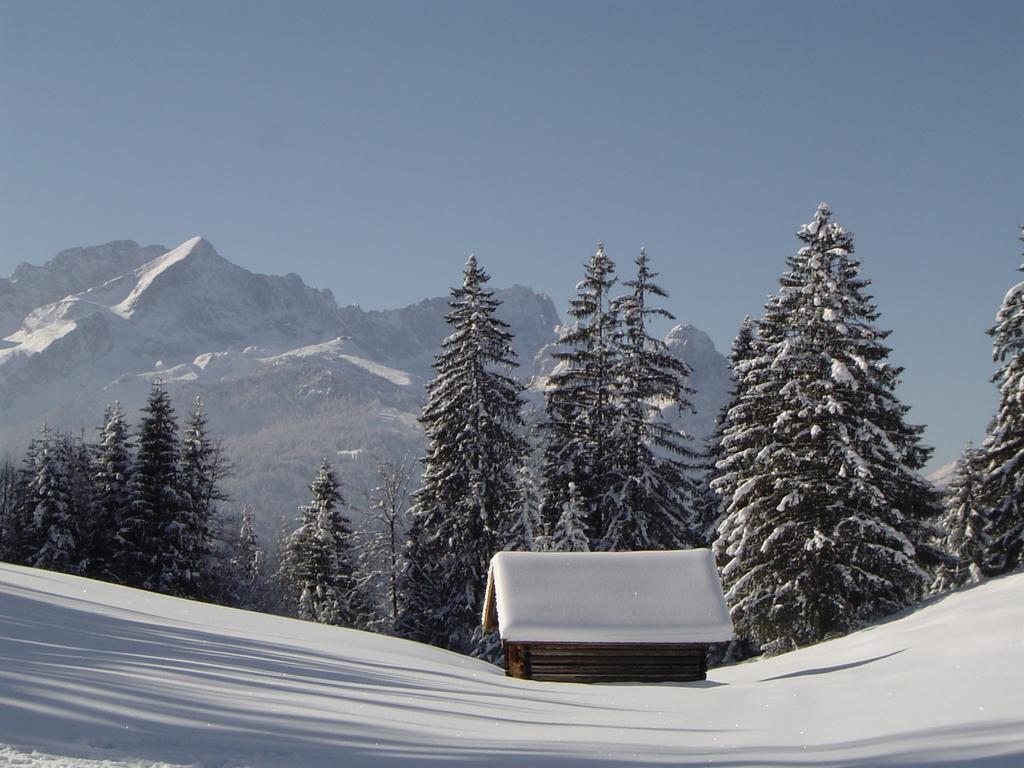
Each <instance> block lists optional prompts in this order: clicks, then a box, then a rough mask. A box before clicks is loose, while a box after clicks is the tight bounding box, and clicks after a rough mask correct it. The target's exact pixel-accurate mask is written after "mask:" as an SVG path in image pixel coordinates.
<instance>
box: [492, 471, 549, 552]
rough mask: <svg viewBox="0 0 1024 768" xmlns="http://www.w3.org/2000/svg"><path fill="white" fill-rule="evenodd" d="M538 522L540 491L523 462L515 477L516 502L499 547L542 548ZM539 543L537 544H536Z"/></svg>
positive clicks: (512, 549)
mask: <svg viewBox="0 0 1024 768" xmlns="http://www.w3.org/2000/svg"><path fill="white" fill-rule="evenodd" d="M540 539H542V531H541V523H540V492H539V491H538V489H537V482H536V480H535V479H534V476H533V470H532V469H531V468H530V467H529V466H528V465H527V464H525V463H524V464H523V466H522V467H520V468H519V472H518V475H517V478H516V504H515V509H514V511H513V514H512V515H511V517H510V518H509V524H508V527H507V529H506V530H505V532H504V533H503V534H502V537H501V548H502V549H503V550H508V551H513V552H514V551H523V552H532V551H533V550H535V549H544V548H545V545H544V542H543V541H539V542H538V540H540ZM538 544H539V545H538Z"/></svg>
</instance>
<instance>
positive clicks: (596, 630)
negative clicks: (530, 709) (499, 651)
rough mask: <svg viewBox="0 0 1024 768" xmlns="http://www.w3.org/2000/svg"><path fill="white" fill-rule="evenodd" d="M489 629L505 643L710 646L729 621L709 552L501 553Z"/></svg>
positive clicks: (492, 582) (722, 637) (488, 605)
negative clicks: (497, 633)
mask: <svg viewBox="0 0 1024 768" xmlns="http://www.w3.org/2000/svg"><path fill="white" fill-rule="evenodd" d="M483 621H484V629H485V630H488V629H494V628H495V626H494V625H495V623H496V624H497V629H498V630H499V632H500V633H501V638H502V639H503V640H510V641H518V642H529V641H533V642H583V643H631V642H632V643H710V642H725V641H728V640H731V639H732V621H731V620H730V618H729V612H728V610H727V608H726V606H725V598H724V597H723V596H722V585H721V582H720V581H719V579H718V571H717V570H716V568H715V562H714V558H713V557H712V554H711V552H710V551H709V550H706V549H693V550H686V551H667V552H499V553H498V554H497V555H495V556H494V559H492V560H491V569H490V573H489V574H488V578H487V599H486V602H485V605H484V619H483Z"/></svg>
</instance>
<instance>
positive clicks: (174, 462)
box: [115, 379, 183, 591]
mask: <svg viewBox="0 0 1024 768" xmlns="http://www.w3.org/2000/svg"><path fill="white" fill-rule="evenodd" d="M135 442H136V446H137V447H136V452H135V460H134V461H133V463H132V468H131V482H130V493H131V507H130V510H129V511H128V513H127V514H126V515H125V516H124V518H123V519H122V520H121V527H120V529H119V530H118V534H117V553H116V554H115V563H116V567H117V573H118V575H119V577H120V580H121V582H122V583H124V584H127V585H128V586H132V587H139V588H141V589H151V590H155V591H165V590H167V589H168V588H170V589H172V590H174V589H177V587H178V585H179V584H180V583H181V574H180V573H179V568H180V564H181V563H182V562H183V553H182V552H181V550H180V543H179V536H178V535H177V528H178V525H179V523H178V521H179V519H180V517H181V497H180V495H179V492H178V487H179V485H178V457H179V441H178V424H177V422H176V420H175V417H174V408H173V407H172V406H171V398H170V395H169V394H168V393H167V390H166V389H165V388H164V385H163V382H162V381H161V380H160V379H155V380H154V381H153V383H152V386H151V387H150V391H149V397H148V398H147V400H146V404H145V406H144V407H143V409H142V415H141V419H140V421H139V428H138V433H137V435H136V441H135Z"/></svg>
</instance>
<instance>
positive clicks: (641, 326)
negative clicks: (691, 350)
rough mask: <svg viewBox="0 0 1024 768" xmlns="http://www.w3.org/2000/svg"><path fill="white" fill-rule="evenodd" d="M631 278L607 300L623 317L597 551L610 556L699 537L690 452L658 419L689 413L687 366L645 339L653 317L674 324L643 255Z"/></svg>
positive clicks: (689, 543) (686, 544) (685, 544)
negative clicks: (659, 303) (606, 499)
mask: <svg viewBox="0 0 1024 768" xmlns="http://www.w3.org/2000/svg"><path fill="white" fill-rule="evenodd" d="M636 270H637V272H636V278H635V279H633V280H627V281H626V282H624V283H623V285H625V286H626V287H627V288H629V289H631V290H630V292H629V293H628V294H627V295H625V296H623V297H621V298H619V299H617V300H615V301H614V302H613V309H614V311H615V312H616V313H617V315H618V316H619V317H620V318H621V324H622V334H621V336H620V352H619V354H618V362H617V365H616V367H615V369H614V385H613V391H614V393H615V396H616V400H617V410H618V423H617V424H616V425H615V427H614V429H613V430H612V433H611V434H612V436H613V439H612V440H611V443H612V445H613V447H614V449H615V451H616V453H615V454H613V455H612V456H611V466H612V467H613V470H614V471H613V473H612V479H613V483H614V484H613V486H612V488H611V499H612V504H610V505H609V507H608V509H607V512H606V516H605V520H604V530H603V531H602V535H601V539H600V541H599V542H598V548H599V549H602V550H608V551H623V550H644V549H681V548H692V547H694V546H697V545H699V544H700V543H701V541H702V539H703V532H702V531H701V530H700V527H701V526H700V522H699V520H698V519H697V510H696V503H697V500H698V495H699V491H698V488H697V483H695V482H694V480H693V473H694V472H695V471H697V466H696V459H697V456H696V453H695V452H694V451H693V449H692V448H691V447H690V445H689V440H688V438H686V437H685V436H684V435H682V434H681V433H679V432H678V431H676V430H675V429H674V428H673V427H672V425H671V424H669V423H668V422H667V421H666V420H665V419H664V416H663V412H662V409H663V408H669V407H672V408H675V409H677V410H680V411H681V410H692V406H691V405H690V402H689V400H687V396H688V395H689V394H692V390H691V389H690V388H689V387H688V386H687V385H686V378H687V377H688V376H689V375H690V369H689V368H688V367H687V365H686V364H685V363H684V362H683V361H681V360H679V359H678V358H676V357H674V356H672V355H671V354H670V353H669V352H668V349H667V348H666V346H665V343H664V342H662V341H661V340H660V339H657V338H655V337H653V336H651V335H650V334H649V333H648V330H647V327H648V324H649V322H650V320H651V319H653V318H659V317H660V318H664V319H668V320H674V319H675V317H674V316H673V315H672V313H670V312H669V311H668V310H666V309H663V308H661V307H656V306H652V304H651V299H652V297H660V298H665V297H667V295H668V294H666V293H665V291H664V290H663V289H662V288H660V287H659V286H658V285H657V284H656V283H655V282H654V278H656V277H657V273H655V272H652V271H651V269H650V264H649V259H648V256H647V251H646V250H641V251H640V255H639V256H638V257H637V259H636Z"/></svg>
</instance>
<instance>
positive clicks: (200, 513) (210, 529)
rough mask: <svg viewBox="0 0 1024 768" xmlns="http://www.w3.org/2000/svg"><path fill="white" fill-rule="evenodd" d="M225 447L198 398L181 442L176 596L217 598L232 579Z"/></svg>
mask: <svg viewBox="0 0 1024 768" xmlns="http://www.w3.org/2000/svg"><path fill="white" fill-rule="evenodd" d="M227 473H228V467H227V464H226V462H225V461H224V460H223V455H222V453H221V450H220V446H218V445H216V444H214V443H213V441H212V440H211V439H210V437H209V429H208V425H207V418H206V413H205V411H204V410H203V402H202V400H201V399H200V398H198V397H197V398H196V399H195V401H194V402H193V407H192V412H191V413H190V414H189V419H188V422H187V424H186V425H185V429H184V430H183V433H182V438H181V455H180V458H179V461H178V497H179V510H178V519H177V521H176V522H175V523H174V524H173V526H172V528H171V529H170V530H172V531H173V535H174V537H175V540H176V541H177V546H176V550H177V552H178V555H179V558H180V559H179V560H178V561H177V562H176V563H175V564H174V567H173V572H174V586H173V588H172V590H171V591H173V592H174V593H175V594H180V595H185V596H189V597H196V598H204V599H212V598H215V597H217V593H218V592H219V591H220V587H221V585H223V584H224V583H225V582H226V581H229V579H227V573H226V570H225V564H226V563H225V559H226V558H227V557H229V555H228V553H227V551H226V550H227V547H226V542H224V540H223V532H222V530H221V521H220V517H219V511H218V509H217V502H219V501H224V500H226V499H227V496H226V494H224V492H223V491H222V490H221V488H220V481H221V480H222V479H223V478H224V477H225V476H226V475H227Z"/></svg>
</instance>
